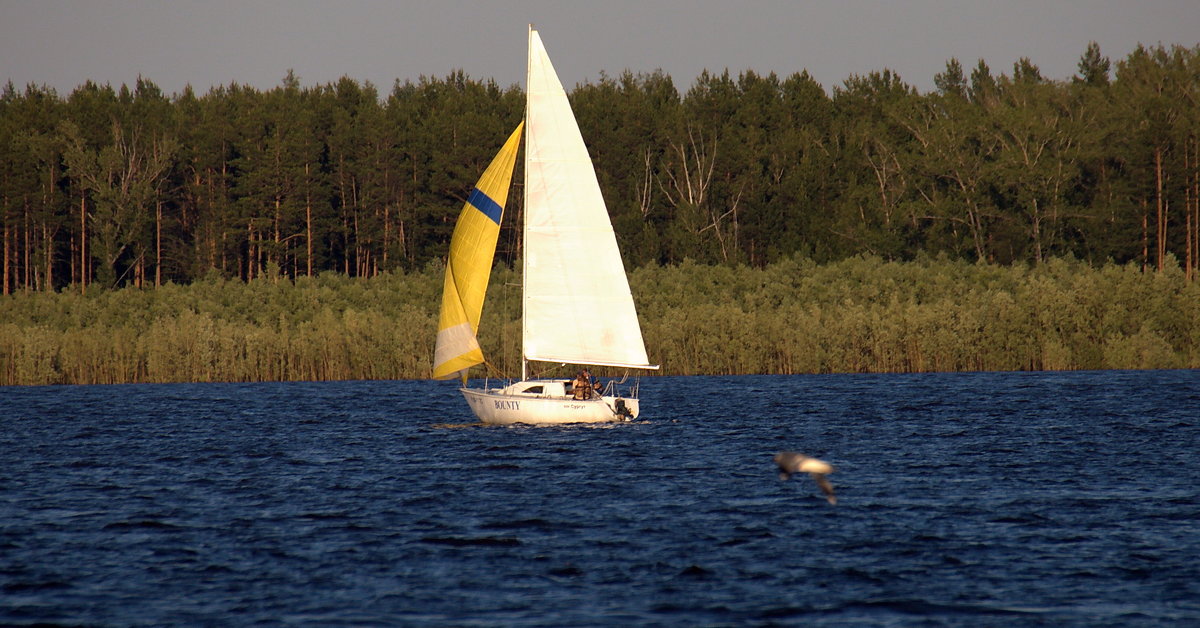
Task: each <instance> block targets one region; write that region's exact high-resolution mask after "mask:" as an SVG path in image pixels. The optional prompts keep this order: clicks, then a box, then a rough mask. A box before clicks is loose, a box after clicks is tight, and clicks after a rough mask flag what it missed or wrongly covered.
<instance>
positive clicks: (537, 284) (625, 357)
mask: <svg viewBox="0 0 1200 628" xmlns="http://www.w3.org/2000/svg"><path fill="white" fill-rule="evenodd" d="M526 96H527V98H528V101H527V105H526V111H525V129H526V130H525V226H524V247H525V262H524V290H523V307H524V312H523V319H522V320H523V325H522V327H523V354H524V356H525V359H527V360H538V361H545V362H569V363H575V364H597V365H600V364H604V365H616V366H626V367H636V368H653V367H651V366H650V364H649V361H648V360H647V358H646V348H645V344H644V342H643V340H642V332H641V326H640V325H639V323H638V319H637V313H636V311H635V309H634V304H633V295H632V294H631V293H630V290H629V280H628V278H627V277H626V274H625V267H624V264H623V262H622V261H621V254H620V251H619V249H618V248H617V241H616V234H615V233H614V232H613V228H612V223H611V222H610V220H609V217H608V209H607V207H606V205H605V203H604V197H603V195H602V194H601V192H600V184H599V181H597V179H596V172H595V169H594V167H593V165H592V160H591V157H590V155H589V154H588V151H587V147H586V145H585V144H584V142H583V136H582V135H581V134H580V132H579V125H578V124H577V123H576V122H575V115H574V113H573V112H572V111H571V105H570V102H569V101H568V99H567V94H566V91H565V90H564V89H563V86H562V83H561V82H560V81H559V79H558V76H557V74H556V73H555V71H554V66H553V64H551V62H550V59H549V57H548V56H547V54H546V49H545V47H544V46H543V45H542V41H541V37H540V36H539V35H538V33H537V31H535V30H532V29H530V33H529V67H528V76H527V81H526Z"/></svg>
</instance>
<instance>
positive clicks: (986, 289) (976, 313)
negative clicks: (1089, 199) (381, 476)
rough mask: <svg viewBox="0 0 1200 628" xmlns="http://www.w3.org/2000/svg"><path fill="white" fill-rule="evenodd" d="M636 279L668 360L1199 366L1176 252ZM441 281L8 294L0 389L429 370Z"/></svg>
mask: <svg viewBox="0 0 1200 628" xmlns="http://www.w3.org/2000/svg"><path fill="white" fill-rule="evenodd" d="M516 279H517V271H516V270H514V269H513V268H511V267H504V266H497V268H496V270H495V272H494V275H493V277H492V282H491V285H490V287H489V295H488V306H487V307H486V308H485V309H484V318H483V321H482V325H481V334H480V343H481V345H482V346H483V347H484V351H485V354H486V355H487V357H488V360H489V363H490V365H491V366H492V367H494V368H495V370H490V369H489V371H488V374H489V375H491V376H498V375H503V374H516V373H520V371H521V364H520V355H521V353H520V328H521V323H520V318H519V316H520V288H519V286H517V285H516ZM630 283H631V288H632V291H633V294H634V298H635V300H636V301H637V308H638V313H639V316H640V318H641V321H642V328H643V334H644V336H645V340H646V348H647V351H648V353H649V355H650V357H651V360H653V361H655V362H656V363H661V364H662V365H663V370H662V372H661V373H662V374H666V375H691V374H730V375H733V374H749V373H779V374H794V373H834V372H851V373H853V372H925V371H977V370H1065V369H1134V368H1198V367H1200V282H1195V281H1189V280H1187V278H1186V277H1185V276H1184V273H1183V270H1182V268H1181V267H1180V266H1179V265H1177V264H1168V265H1166V267H1165V268H1164V270H1163V271H1162V272H1151V273H1147V272H1143V271H1142V269H1141V266H1140V264H1138V263H1136V262H1131V263H1129V264H1125V265H1116V264H1104V265H1101V266H1099V267H1094V266H1092V265H1089V264H1087V263H1086V262H1084V261H1081V260H1074V259H1066V258H1049V259H1047V260H1045V261H1044V262H1043V263H1041V264H1026V263H1018V264H1011V265H1000V264H990V263H977V262H967V261H964V260H961V259H952V258H950V257H949V256H941V257H939V258H931V257H928V256H918V258H917V259H915V260H913V261H909V262H897V261H888V260H884V259H883V258H881V257H878V256H857V257H851V258H846V259H843V260H840V261H837V262H829V263H826V264H817V263H815V262H814V261H812V260H811V259H808V258H803V257H790V258H785V259H781V260H779V261H776V262H774V263H771V264H768V265H766V266H764V267H762V268H754V267H750V266H746V265H714V266H709V265H702V264H696V263H694V262H685V263H682V264H677V265H670V266H659V265H657V264H648V265H645V266H642V267H639V268H636V269H634V270H633V272H631V273H630ZM441 285H442V268H441V267H440V266H439V265H438V264H431V265H430V266H429V267H428V268H426V269H422V270H419V271H410V272H407V273H403V272H400V271H389V272H383V273H380V274H379V275H376V276H375V277H371V278H365V277H358V278H353V277H346V276H345V275H344V274H341V273H335V272H332V271H327V272H325V273H322V274H320V275H318V276H315V277H307V276H301V277H298V278H296V279H289V278H286V277H281V276H278V275H276V276H270V275H261V276H258V277H255V278H254V279H253V280H251V281H249V282H244V281H241V280H239V279H236V278H234V279H226V278H222V277H217V276H210V277H207V278H205V279H201V280H198V281H196V282H194V283H192V284H190V285H186V286H184V285H178V284H174V283H168V284H165V285H164V286H162V287H161V288H160V289H157V290H144V289H138V288H136V287H135V286H127V287H123V288H119V289H116V290H89V291H87V292H86V293H80V292H77V291H72V290H64V291H60V292H30V293H28V294H23V295H15V296H13V297H9V298H7V299H2V300H0V386H5V385H14V384H97V383H125V382H174V381H187V382H205V381H275V380H331V379H336V380H346V379H402V378H414V379H419V378H426V377H428V376H429V373H430V369H431V368H432V356H433V339H434V336H435V334H436V330H437V306H438V303H439V301H440V291H441ZM535 366H536V367H537V368H540V369H545V370H543V371H541V372H539V373H538V375H547V376H557V375H562V376H569V374H570V373H567V372H564V370H563V369H561V368H558V367H556V366H555V365H548V364H537V365H535ZM556 368H557V369H558V370H555V369H556ZM596 370H597V372H598V374H602V375H606V376H617V375H620V374H621V373H619V372H616V371H603V372H601V371H602V370H601V369H596ZM484 374H485V371H484V370H483V369H481V368H477V369H474V370H473V375H474V376H482V375H484Z"/></svg>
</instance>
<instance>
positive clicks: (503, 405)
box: [495, 399, 521, 410]
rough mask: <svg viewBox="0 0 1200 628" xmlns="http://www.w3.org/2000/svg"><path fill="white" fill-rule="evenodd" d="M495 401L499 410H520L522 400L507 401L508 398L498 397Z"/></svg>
mask: <svg viewBox="0 0 1200 628" xmlns="http://www.w3.org/2000/svg"><path fill="white" fill-rule="evenodd" d="M495 403H496V409H497V410H520V409H521V402H520V401H506V400H500V399H496V400H495Z"/></svg>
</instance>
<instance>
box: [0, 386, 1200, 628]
mask: <svg viewBox="0 0 1200 628" xmlns="http://www.w3.org/2000/svg"><path fill="white" fill-rule="evenodd" d="M643 397H644V400H643V404H642V407H643V418H642V420H639V421H638V422H635V423H631V424H619V425H610V426H603V427H590V428H589V427H538V428H531V427H509V428H506V427H482V426H479V425H471V424H470V423H471V421H473V419H472V418H470V414H469V411H468V410H467V406H466V404H465V402H464V401H463V400H462V399H461V397H460V396H459V395H458V393H457V392H456V391H455V388H454V386H453V384H447V383H435V382H343V383H290V384H253V385H241V384H203V385H145V386H141V385H139V386H89V387H59V388H0V426H2V428H3V429H2V430H0V624H5V625H10V624H15V625H21V624H35V623H48V624H63V625H76V624H84V625H111V626H138V625H181V624H182V625H213V626H215V625H222V626H224V625H245V624H268V625H271V624H289V625H320V626H337V625H355V626H362V625H403V626H422V625H454V626H471V625H488V626H491V625H502V626H567V625H571V626H580V625H582V626H589V625H614V624H627V625H637V626H656V625H662V626H675V625H680V626H682V625H688V626H691V625H808V624H816V625H858V624H863V623H867V624H876V625H879V624H882V625H898V626H904V625H972V626H975V625H1016V626H1030V625H1047V626H1049V625H1055V626H1057V625H1086V626H1129V625H1180V624H1191V625H1200V455H1198V449H1200V421H1198V419H1197V417H1198V416H1200V373H1197V372H1194V371H1165V372H1096V373H1034V374H1029V373H1007V374H947V375H909V376H899V375H878V376H877V375H846V376H841V375H834V376H792V377H729V378H714V377H691V378H649V379H644V380H643ZM784 449H792V450H797V451H802V452H805V453H808V454H811V455H816V456H819V457H821V458H824V459H826V460H828V461H830V462H832V463H833V464H835V465H837V467H838V470H837V472H836V473H835V474H833V475H832V476H831V479H832V481H833V483H834V484H835V486H836V487H837V490H838V497H839V502H838V504H837V505H836V506H831V505H830V504H828V503H826V501H825V500H824V499H823V498H822V496H821V495H820V493H819V492H818V491H817V489H816V487H815V485H814V484H813V482H811V481H810V480H809V479H808V478H806V477H797V478H795V479H793V480H791V481H789V482H781V481H780V480H779V479H778V477H777V475H776V473H775V470H774V469H773V468H772V462H771V456H772V455H773V454H774V453H775V452H777V451H780V450H784Z"/></svg>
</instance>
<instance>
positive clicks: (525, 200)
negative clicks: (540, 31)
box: [521, 24, 533, 381]
mask: <svg viewBox="0 0 1200 628" xmlns="http://www.w3.org/2000/svg"><path fill="white" fill-rule="evenodd" d="M525 51H526V52H525V128H526V129H528V128H529V76H530V73H531V71H532V57H533V24H530V25H529V34H528V36H527V40H526V43H525ZM522 171H523V172H524V173H525V174H524V175H522V176H523V177H524V181H522V185H521V381H525V380H527V379H529V375H528V371H529V360H527V359H525V283H526V282H525V278H526V277H527V276H528V272H529V247H528V246H526V243H527V242H528V241H529V239H528V231H527V229H528V225H529V220H528V216H529V214H528V212H527V211H526V209H527V208H528V207H529V185H527V183H528V181H529V140H528V139H527V140H526V141H525V164H524V167H523V170H522Z"/></svg>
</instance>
